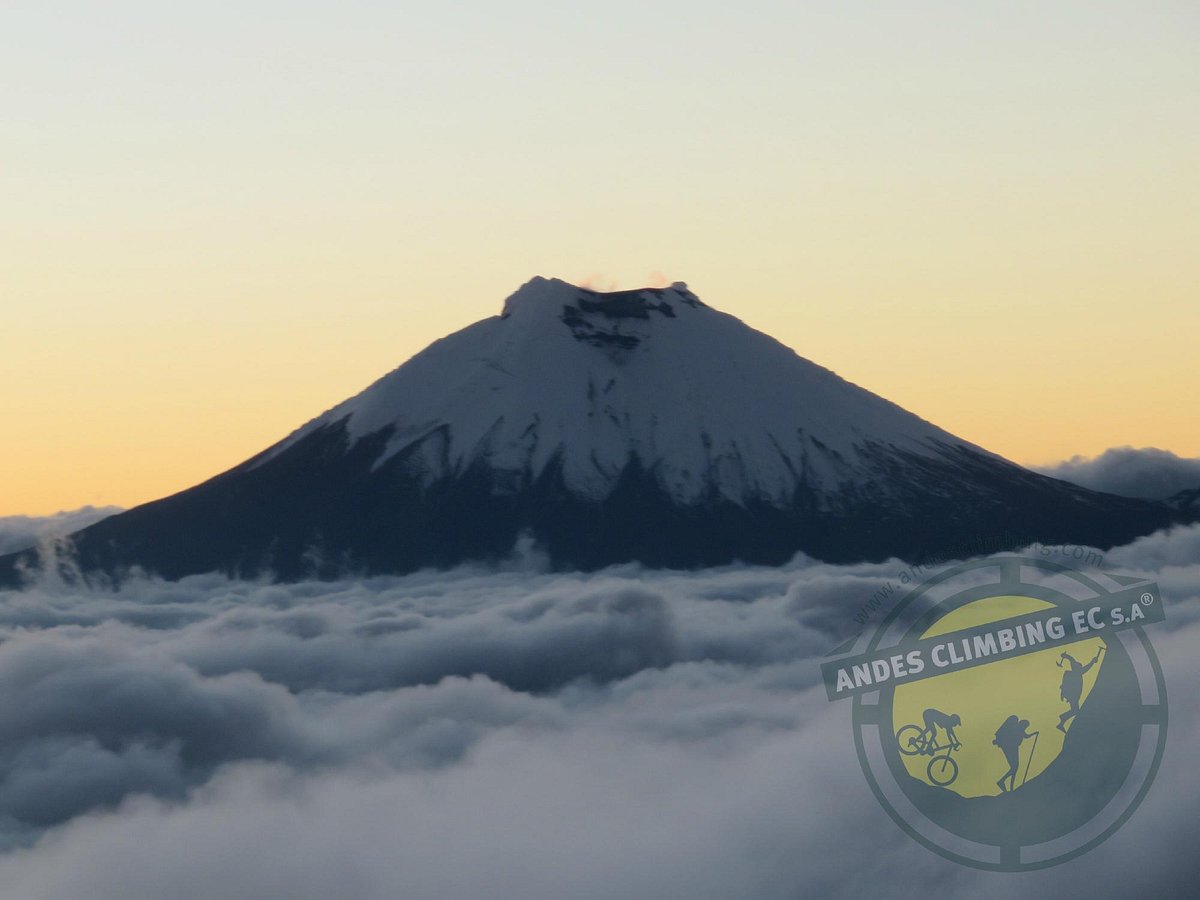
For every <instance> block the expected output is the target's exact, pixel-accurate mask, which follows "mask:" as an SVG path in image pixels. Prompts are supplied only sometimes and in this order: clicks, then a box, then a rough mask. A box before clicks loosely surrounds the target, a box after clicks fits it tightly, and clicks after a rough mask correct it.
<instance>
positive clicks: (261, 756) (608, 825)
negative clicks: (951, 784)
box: [0, 526, 1200, 900]
mask: <svg viewBox="0 0 1200 900" xmlns="http://www.w3.org/2000/svg"><path fill="white" fill-rule="evenodd" d="M1105 567H1106V568H1109V569H1113V570H1117V571H1131V572H1138V573H1142V574H1147V575H1151V576H1153V577H1155V578H1157V579H1158V581H1159V583H1160V584H1161V586H1162V588H1163V591H1164V593H1165V595H1166V597H1167V598H1168V599H1169V600H1170V602H1171V608H1170V612H1169V621H1168V623H1167V625H1165V626H1158V627H1157V629H1156V632H1155V634H1154V640H1155V644H1156V646H1157V647H1158V649H1159V652H1160V655H1161V656H1162V659H1163V664H1164V668H1165V670H1166V675H1167V679H1168V685H1169V687H1170V691H1171V701H1172V703H1173V709H1172V720H1171V734H1170V742H1169V746H1168V753H1167V756H1166V759H1165V761H1164V764H1163V769H1162V772H1161V774H1160V776H1159V778H1158V781H1157V783H1156V785H1155V787H1154V789H1153V791H1152V792H1151V794H1150V796H1149V798H1148V799H1147V801H1146V802H1145V803H1144V804H1143V806H1142V808H1141V809H1140V810H1139V812H1138V814H1137V815H1136V816H1135V817H1134V819H1133V820H1132V821H1131V822H1130V823H1129V824H1128V825H1126V826H1125V828H1124V829H1122V830H1121V831H1120V832H1119V833H1118V834H1117V835H1116V836H1115V837H1113V838H1112V839H1111V840H1110V841H1109V842H1108V843H1106V844H1105V845H1104V848H1103V849H1102V850H1100V851H1096V852H1093V853H1091V854H1088V855H1087V856H1085V857H1083V858H1082V859H1080V860H1077V861H1075V862H1072V863H1068V864H1066V865H1064V866H1062V867H1059V868H1056V869H1053V870H1049V871H1046V872H1041V873H1034V874H1029V875H1021V876H997V875H991V874H987V873H980V872H975V871H973V870H968V869H962V868H959V867H957V866H955V865H953V864H951V863H948V862H945V861H943V860H942V859H941V858H939V857H937V856H935V855H933V854H931V853H929V852H928V851H926V850H924V849H923V848H921V847H919V846H918V845H916V844H914V843H913V842H911V841H910V840H909V839H908V838H907V837H905V836H904V835H903V834H902V833H901V832H900V831H899V829H897V828H896V826H895V825H894V824H893V823H892V822H891V821H890V819H888V817H887V816H886V815H885V814H884V813H883V811H882V810H881V809H880V808H879V806H878V804H877V803H876V801H875V799H874V797H873V796H872V795H871V793H870V790H869V789H868V787H867V784H866V782H865V780H864V778H863V775H862V773H861V772H860V771H859V768H858V765H857V763H856V762H855V760H854V753H853V750H852V746H853V745H852V742H851V737H850V722H849V709H848V708H847V706H846V705H845V704H830V703H828V702H827V701H826V700H825V695H824V690H823V688H821V687H820V685H819V668H818V666H819V662H820V660H821V657H822V655H823V654H824V653H826V652H827V651H828V650H829V649H830V648H832V647H833V646H835V645H837V644H839V643H841V642H842V641H843V640H844V639H845V638H847V637H849V636H851V635H853V634H854V633H856V632H857V631H858V630H859V629H860V628H861V625H860V624H859V623H858V622H857V621H856V620H855V616H856V614H859V613H860V611H861V610H863V609H864V607H866V606H868V605H869V601H870V600H871V598H872V597H873V596H876V595H878V594H880V592H881V591H884V590H885V589H886V588H887V586H888V585H895V584H898V583H899V581H898V580H899V579H901V578H902V577H905V576H904V573H905V572H906V571H907V569H906V567H905V565H904V564H903V563H901V562H898V561H892V562H889V563H885V564H880V565H860V566H850V567H835V566H827V565H824V564H819V563H814V562H812V561H809V560H806V559H803V558H799V559H797V560H795V561H794V562H793V563H792V564H790V565H788V566H785V567H782V568H779V569H763V568H752V569H745V568H736V567H729V568H723V569H714V570H709V571H705V572H699V573H677V572H650V571H644V570H642V569H639V568H636V567H624V568H618V569H610V570H606V571H603V572H599V573H592V574H566V575H564V574H553V573H545V572H538V571H536V570H533V569H530V568H529V567H528V566H524V567H522V566H521V565H518V564H514V566H513V568H512V569H510V570H506V571H494V570H483V569H470V568H463V569H459V570H456V571H453V572H449V573H445V572H443V573H418V574H415V575H411V576H406V577H395V578H376V579H369V580H363V581H343V582H308V583H300V584H291V585H275V584H270V583H266V582H245V581H231V580H229V579H226V578H223V577H219V576H201V577H194V578H189V579H185V580H184V581H181V582H176V583H165V582H161V581H155V580H143V581H134V582H130V583H128V584H126V585H125V586H123V587H122V588H121V589H120V590H119V591H115V592H103V591H87V590H83V589H80V588H75V587H70V586H65V585H62V584H59V583H55V582H53V581H52V580H46V581H43V582H42V583H39V584H35V585H32V586H31V587H29V588H28V589H26V590H23V591H20V592H7V593H0V734H2V735H3V740H2V741H0V839H2V840H3V843H4V850H3V852H0V896H4V897H20V898H42V897H45V898H51V897H54V898H58V897H81V896H86V897H89V898H118V897H119V898H131V900H133V898H158V897H163V896H191V897H203V898H207V897H213V898H216V897H220V898H228V897H247V898H249V897H289V898H307V897H314V898H316V897H330V896H342V897H366V898H375V897H378V898H393V897H397V896H405V897H434V896H436V897H489V898H492V897H563V896H570V897H584V898H587V897H597V898H599V897H629V896H653V897H688V898H693V897H740V896H754V897H796V896H850V897H855V896H860V897H878V896H901V897H909V896H911V897H928V896H930V895H937V896H959V895H963V894H966V893H968V892H970V893H971V894H974V895H976V896H980V897H1010V896H1013V897H1015V896H1021V897H1042V896H1045V897H1050V896H1055V897H1058V896H1086V895H1089V894H1095V895H1103V896H1112V895H1114V894H1118V895H1120V894H1125V893H1127V894H1133V893H1137V894H1139V895H1143V896H1178V895H1180V894H1187V893H1194V889H1195V888H1196V887H1197V885H1200V862H1198V861H1197V857H1196V854H1195V853H1194V852H1193V849H1192V848H1193V846H1194V844H1195V842H1196V840H1197V839H1198V838H1200V825H1198V824H1197V823H1196V820H1195V816H1194V810H1193V805H1194V799H1195V797H1197V796H1198V795H1200V771H1198V770H1197V768H1196V767H1195V766H1194V764H1193V753H1192V752H1191V748H1192V747H1194V746H1195V745H1196V742H1197V740H1200V715H1198V713H1200V698H1198V697H1197V696H1196V692H1195V691H1194V686H1195V685H1196V684H1197V683H1200V654H1197V653H1196V652H1195V647H1196V645H1197V641H1198V640H1200V526H1192V527H1189V528H1178V529H1175V530H1174V531H1172V532H1170V533H1163V534H1158V535H1154V536H1151V537H1148V538H1144V539H1142V540H1140V541H1138V542H1136V543H1134V544H1132V545H1130V546H1128V547H1124V548H1120V549H1118V550H1115V551H1112V552H1110V553H1109V554H1108V558H1107V560H1106V561H1105ZM891 602H894V601H886V603H885V605H884V607H883V609H882V610H880V611H877V612H874V613H871V614H870V615H882V614H883V611H885V610H886V606H887V604H890V603H891Z"/></svg>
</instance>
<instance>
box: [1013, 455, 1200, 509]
mask: <svg viewBox="0 0 1200 900" xmlns="http://www.w3.org/2000/svg"><path fill="white" fill-rule="evenodd" d="M1037 471H1039V472H1042V473H1043V474H1045V475H1050V476H1051V477H1053V478H1061V479H1063V480H1064V481H1070V482H1073V483H1074V484H1078V485H1080V486H1081V487H1085V488H1090V489H1091V490H1093V491H1106V492H1107V493H1110V494H1120V495H1121V496H1123V497H1141V498H1142V499H1145V500H1164V499H1166V498H1167V497H1170V496H1171V495H1172V494H1178V493H1179V492H1180V491H1187V490H1195V489H1196V488H1200V459H1196V458H1188V457H1182V456H1176V455H1175V454H1174V453H1172V452H1171V451H1170V450H1158V449H1156V448H1154V447H1144V448H1142V449H1140V450H1139V449H1135V448H1133V447H1112V448H1110V449H1108V450H1105V451H1104V452H1103V453H1101V454H1100V455H1099V456H1097V457H1094V458H1090V459H1089V458H1088V457H1085V456H1072V457H1071V458H1070V459H1068V460H1065V461H1063V462H1060V463H1055V464H1054V465H1052V466H1044V467H1041V468H1038V469H1037Z"/></svg>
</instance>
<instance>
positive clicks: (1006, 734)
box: [992, 716, 1040, 793]
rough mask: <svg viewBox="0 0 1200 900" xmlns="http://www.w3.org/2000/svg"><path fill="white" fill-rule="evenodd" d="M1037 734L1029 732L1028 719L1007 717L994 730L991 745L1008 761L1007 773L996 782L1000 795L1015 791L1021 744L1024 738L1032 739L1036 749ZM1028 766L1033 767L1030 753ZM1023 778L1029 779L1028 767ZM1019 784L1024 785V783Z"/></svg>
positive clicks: (1019, 765) (1031, 753) (1019, 766)
mask: <svg viewBox="0 0 1200 900" xmlns="http://www.w3.org/2000/svg"><path fill="white" fill-rule="evenodd" d="M1038 734H1040V732H1037V731H1034V732H1030V731H1029V720H1028V719H1018V718H1017V717H1016V716H1009V717H1008V718H1007V719H1005V720H1004V724H1003V725H1001V726H1000V727H999V728H997V729H996V737H995V739H994V740H993V741H992V743H993V744H995V745H996V746H997V747H999V748H1000V749H1001V750H1002V751H1004V758H1005V759H1006V760H1008V771H1007V772H1005V773H1004V774H1003V775H1001V776H1000V780H999V781H997V782H996V786H997V787H998V788H1000V792H1001V793H1007V792H1009V791H1015V790H1016V789H1017V785H1016V781H1017V771H1018V770H1019V769H1020V768H1021V743H1022V742H1023V741H1024V740H1025V739H1026V738H1033V739H1034V744H1033V745H1034V747H1035V748H1036V747H1037V736H1038ZM1029 764H1030V765H1033V752H1032V751H1031V752H1030V754H1029ZM1025 777H1026V778H1028V777H1029V766H1026V767H1025ZM1005 782H1007V783H1008V787H1005V786H1004V785H1005ZM1021 783H1022V784H1024V782H1021Z"/></svg>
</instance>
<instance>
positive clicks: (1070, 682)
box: [1056, 647, 1104, 734]
mask: <svg viewBox="0 0 1200 900" xmlns="http://www.w3.org/2000/svg"><path fill="white" fill-rule="evenodd" d="M1103 650H1104V648H1103V647H1101V648H1100V649H1099V650H1097V651H1096V655H1095V656H1093V657H1092V661H1091V662H1090V663H1088V664H1087V665H1086V666H1085V665H1083V664H1082V663H1081V662H1079V660H1077V659H1076V658H1075V657H1073V656H1072V655H1071V654H1070V653H1064V654H1062V655H1061V656H1059V658H1058V662H1057V663H1056V665H1057V666H1058V667H1059V668H1060V669H1061V668H1062V667H1063V660H1066V661H1067V663H1068V665H1067V670H1066V671H1065V672H1063V677H1062V685H1061V687H1060V688H1059V695H1060V696H1061V697H1062V698H1063V700H1064V701H1065V702H1066V703H1067V705H1068V706H1070V707H1071V708H1070V709H1068V710H1067V711H1066V712H1065V713H1063V714H1062V715H1061V716H1059V717H1058V730H1059V731H1061V732H1062V733H1063V734H1066V733H1067V728H1066V725H1067V722H1068V720H1070V719H1073V718H1074V717H1075V716H1077V715H1079V698H1080V697H1081V696H1083V676H1084V675H1085V674H1087V671H1088V669H1090V668H1091V667H1092V666H1094V665H1095V664H1096V660H1098V659H1099V658H1100V653H1101V652H1102V651H1103Z"/></svg>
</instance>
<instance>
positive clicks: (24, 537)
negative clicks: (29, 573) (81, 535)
mask: <svg viewBox="0 0 1200 900" xmlns="http://www.w3.org/2000/svg"><path fill="white" fill-rule="evenodd" d="M119 512H121V508H120V507H119V506H81V507H80V508H79V509H71V510H64V511H63V512H57V513H55V514H54V515H52V516H0V556H3V555H5V554H6V553H16V552H17V551H18V550H27V549H28V548H30V547H36V546H37V545H38V544H39V543H41V542H43V541H47V540H53V539H54V538H58V537H62V536H63V535H67V534H70V533H71V532H73V531H78V530H79V529H81V528H87V527H88V526H89V525H92V524H94V523H96V522H99V521H100V520H101V519H107V518H108V517H109V516H111V515H115V514H116V513H119Z"/></svg>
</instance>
